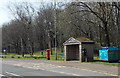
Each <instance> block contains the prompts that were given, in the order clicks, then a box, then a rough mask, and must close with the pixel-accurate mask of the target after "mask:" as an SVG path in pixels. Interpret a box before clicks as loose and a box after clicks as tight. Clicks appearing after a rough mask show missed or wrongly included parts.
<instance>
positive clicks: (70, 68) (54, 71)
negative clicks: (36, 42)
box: [2, 59, 118, 76]
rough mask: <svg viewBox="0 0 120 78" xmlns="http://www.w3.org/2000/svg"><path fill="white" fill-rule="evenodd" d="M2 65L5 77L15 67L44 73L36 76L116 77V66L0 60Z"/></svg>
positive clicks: (77, 62)
mask: <svg viewBox="0 0 120 78" xmlns="http://www.w3.org/2000/svg"><path fill="white" fill-rule="evenodd" d="M2 64H3V66H2V69H3V72H4V73H2V75H5V73H6V71H7V72H8V71H9V72H8V73H11V71H10V70H11V68H12V69H16V68H15V66H16V67H18V68H21V67H22V68H25V69H26V70H28V69H35V70H42V71H44V72H40V71H39V72H38V73H46V74H38V76H118V67H117V66H107V65H101V64H91V63H80V62H79V61H51V60H24V59H2ZM7 67H9V68H7ZM22 68H21V69H22ZM25 69H22V70H25ZM26 70H25V71H26ZM14 71H16V70H14ZM28 71H29V70H28ZM16 72H17V71H16ZM26 72H27V71H26ZM12 73H13V72H12ZM49 73H51V74H49ZM17 74H20V75H22V76H25V75H24V74H25V73H23V74H21V73H20V72H17ZM26 75H28V76H31V75H33V76H37V74H30V73H27V74H26Z"/></svg>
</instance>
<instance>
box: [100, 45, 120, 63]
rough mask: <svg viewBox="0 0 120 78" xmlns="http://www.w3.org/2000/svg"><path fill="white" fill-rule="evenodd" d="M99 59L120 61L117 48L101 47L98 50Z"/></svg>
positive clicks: (119, 53)
mask: <svg viewBox="0 0 120 78" xmlns="http://www.w3.org/2000/svg"><path fill="white" fill-rule="evenodd" d="M99 59H100V60H103V61H118V60H120V50H119V49H118V48H117V47H102V48H101V50H99Z"/></svg>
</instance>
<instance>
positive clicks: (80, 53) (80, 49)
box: [79, 44, 82, 62]
mask: <svg viewBox="0 0 120 78" xmlns="http://www.w3.org/2000/svg"><path fill="white" fill-rule="evenodd" d="M79 61H80V62H82V45H81V44H79Z"/></svg>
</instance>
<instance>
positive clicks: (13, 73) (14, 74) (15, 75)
mask: <svg viewBox="0 0 120 78" xmlns="http://www.w3.org/2000/svg"><path fill="white" fill-rule="evenodd" d="M6 73H7V74H10V75H13V76H20V75H17V74H14V73H10V72H6Z"/></svg>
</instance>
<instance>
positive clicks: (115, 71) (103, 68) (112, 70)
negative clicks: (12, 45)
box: [4, 59, 120, 76]
mask: <svg viewBox="0 0 120 78" xmlns="http://www.w3.org/2000/svg"><path fill="white" fill-rule="evenodd" d="M4 60H9V61H16V62H19V61H23V62H31V63H43V64H48V65H54V66H60V67H71V68H77V69H82V70H86V71H91V72H98V73H101V74H106V75H111V76H120V72H119V71H120V67H118V66H109V65H103V64H95V63H90V62H89V63H86V62H82V63H80V62H79V61H53V60H25V59H4Z"/></svg>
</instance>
